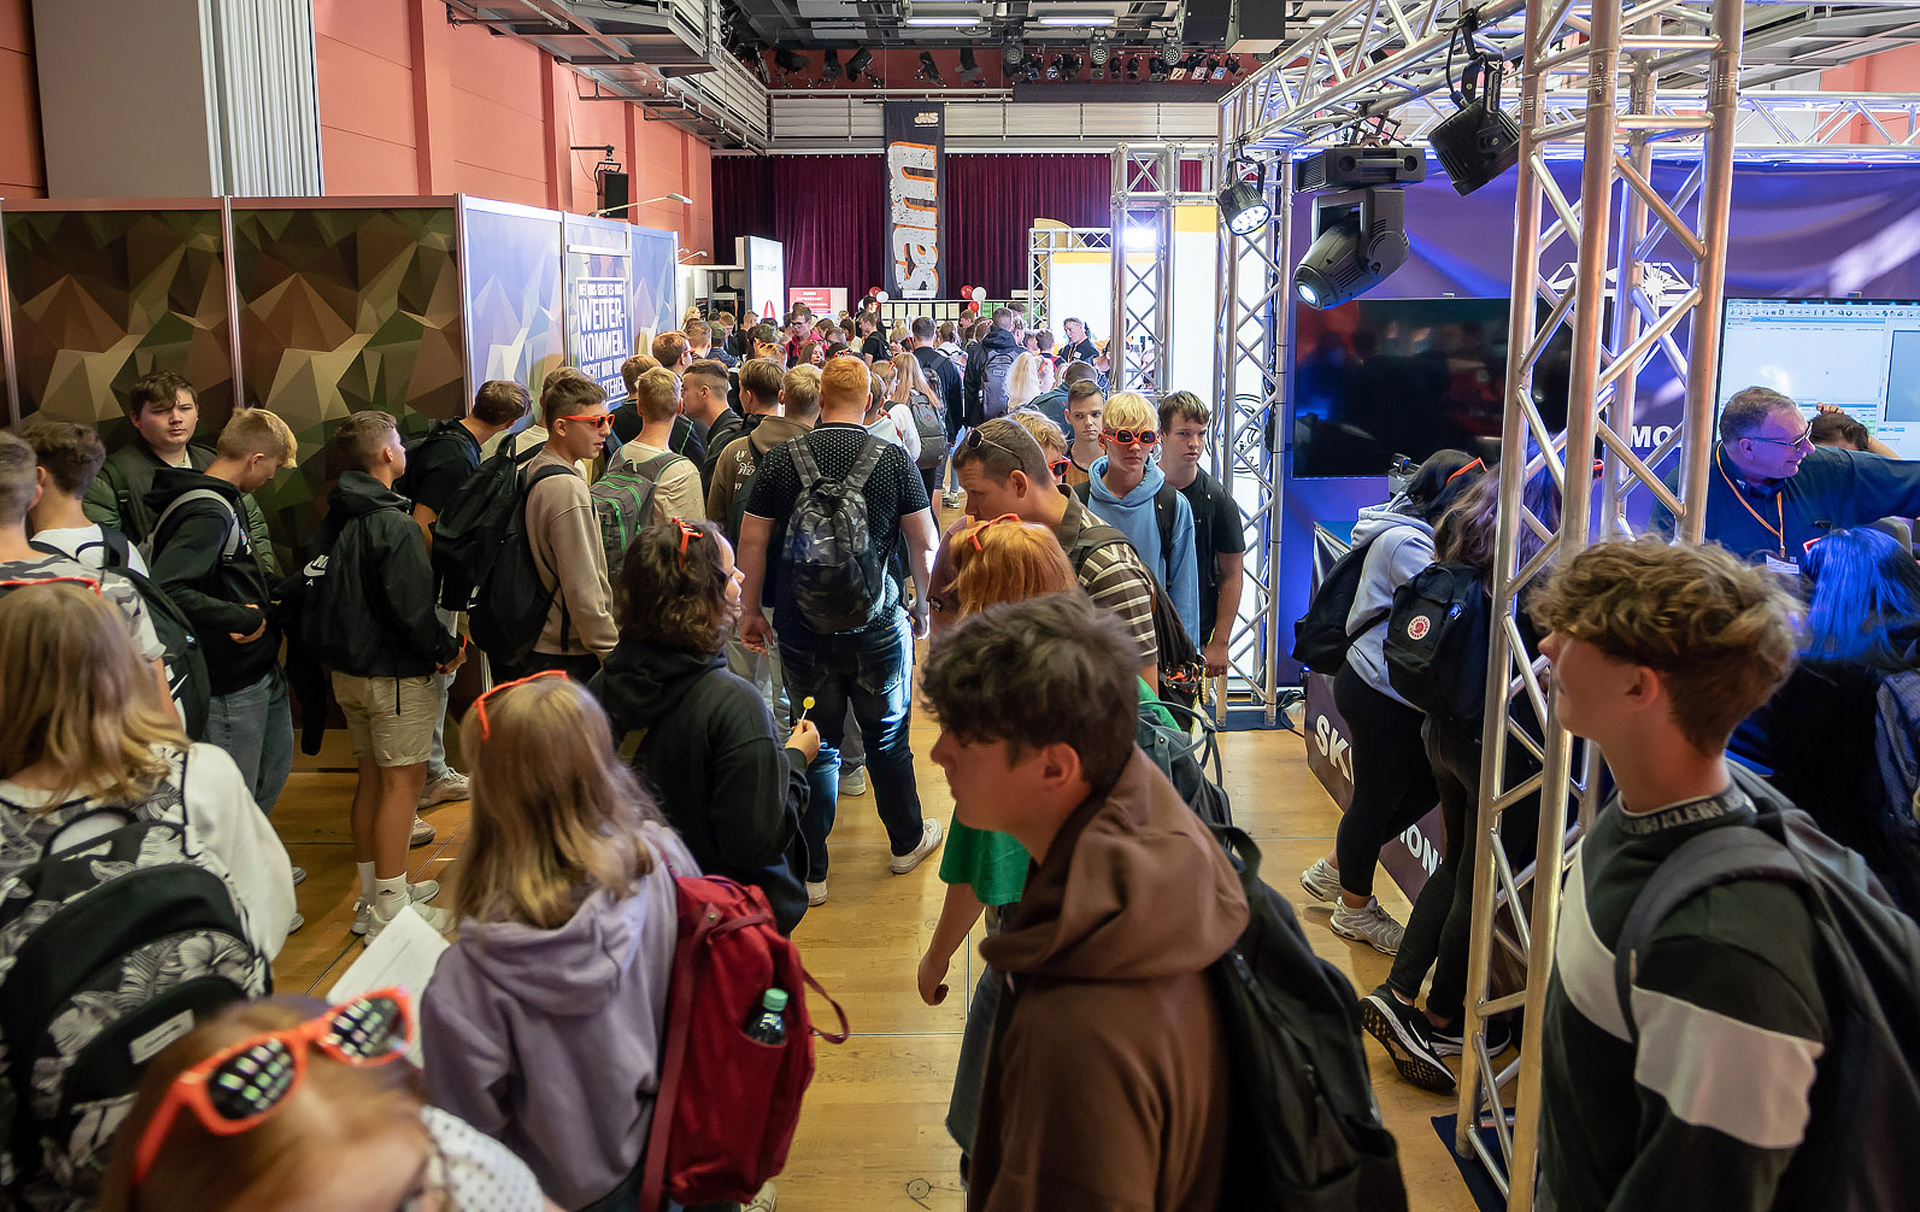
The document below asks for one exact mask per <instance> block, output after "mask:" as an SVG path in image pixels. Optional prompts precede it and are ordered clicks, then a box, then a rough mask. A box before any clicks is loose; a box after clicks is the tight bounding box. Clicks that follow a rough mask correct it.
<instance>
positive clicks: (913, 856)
mask: <svg viewBox="0 0 1920 1212" xmlns="http://www.w3.org/2000/svg"><path fill="white" fill-rule="evenodd" d="M940 833H941V829H940V822H939V821H936V820H934V819H933V818H932V817H928V818H927V819H926V820H924V821H922V822H920V844H919V845H918V846H915V847H914V848H913V849H912V850H911V851H909V852H907V853H906V854H896V855H894V856H893V861H892V862H891V863H889V864H888V865H889V866H890V867H892V868H893V873H894V874H895V875H905V874H906V873H907V872H909V871H912V870H913V869H914V868H915V867H918V866H919V865H920V861H921V860H922V859H924V858H926V857H927V856H928V855H929V854H932V853H933V852H934V851H936V850H938V849H940Z"/></svg>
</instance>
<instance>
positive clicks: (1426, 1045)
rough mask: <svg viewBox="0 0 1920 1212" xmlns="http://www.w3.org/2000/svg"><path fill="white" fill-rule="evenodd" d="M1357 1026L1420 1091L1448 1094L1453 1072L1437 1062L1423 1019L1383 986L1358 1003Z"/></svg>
mask: <svg viewBox="0 0 1920 1212" xmlns="http://www.w3.org/2000/svg"><path fill="white" fill-rule="evenodd" d="M1360 1025H1361V1026H1363V1027H1365V1028H1366V1029H1367V1034H1368V1035H1371V1036H1372V1037H1373V1038H1374V1039H1376V1040H1379V1041H1380V1046H1381V1047H1382V1048H1385V1049H1386V1050H1387V1056H1388V1057H1390V1058H1391V1059H1392V1060H1393V1067H1394V1068H1396V1069H1398V1070H1399V1071H1400V1076H1401V1077H1403V1078H1405V1079H1406V1080H1407V1081H1408V1082H1411V1083H1412V1084H1413V1085H1416V1086H1418V1087H1420V1088H1421V1089H1422V1090H1429V1091H1431V1092H1433V1093H1435V1094H1452V1093H1453V1092H1454V1089H1455V1086H1456V1084H1457V1083H1456V1080H1455V1078H1454V1076H1453V1071H1452V1070H1450V1069H1448V1068H1447V1066H1446V1065H1445V1064H1443V1063H1442V1062H1441V1060H1440V1054H1439V1053H1437V1052H1435V1051H1434V1048H1433V1041H1432V1039H1431V1038H1430V1037H1429V1034H1428V1023H1427V1016H1426V1015H1425V1014H1424V1013H1422V1012H1421V1011H1420V1009H1419V1008H1418V1007H1415V1006H1409V1005H1407V1004H1406V1003H1405V1002H1403V1001H1401V1000H1400V999H1399V998H1397V997H1395V996H1394V995H1393V992H1392V991H1391V990H1390V989H1388V988H1387V987H1386V986H1385V985H1382V986H1380V987H1379V988H1378V989H1375V990H1374V991H1373V992H1372V993H1369V994H1368V995H1367V996H1365V997H1363V998H1361V999H1360Z"/></svg>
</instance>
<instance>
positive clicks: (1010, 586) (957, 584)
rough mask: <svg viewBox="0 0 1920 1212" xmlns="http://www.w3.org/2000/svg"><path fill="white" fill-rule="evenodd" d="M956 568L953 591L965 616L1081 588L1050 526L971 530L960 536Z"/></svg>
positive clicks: (997, 525)
mask: <svg viewBox="0 0 1920 1212" xmlns="http://www.w3.org/2000/svg"><path fill="white" fill-rule="evenodd" d="M976 544H977V545H976ZM953 569H954V577H953V592H954V596H955V597H957V598H958V599H959V601H960V615H961V617H962V618H964V617H966V616H967V615H972V614H978V613H980V612H981V611H982V610H985V609H986V608H987V607H989V606H993V605H997V604H998V603H1001V602H1023V601H1025V600H1027V599H1028V598H1037V597H1041V596H1043V595H1045V594H1049V593H1072V592H1076V591H1077V590H1078V588H1079V581H1078V580H1077V579H1076V578H1075V577H1074V575H1073V565H1072V564H1070V563H1068V561H1067V553H1066V552H1065V551H1063V550H1061V548H1060V540H1059V539H1058V538H1056V537H1055V536H1054V533H1053V531H1052V530H1051V529H1050V528H1048V527H1046V526H1039V525H1036V524H1034V523H1032V522H1018V521H995V522H982V523H976V524H975V525H973V526H969V527H968V528H967V529H965V530H963V531H961V532H960V533H959V534H958V535H956V536H954V545H953Z"/></svg>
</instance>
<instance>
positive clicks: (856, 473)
mask: <svg viewBox="0 0 1920 1212" xmlns="http://www.w3.org/2000/svg"><path fill="white" fill-rule="evenodd" d="M885 453H887V444H886V443H885V442H883V441H881V440H880V439H879V438H876V437H874V436H873V435H872V434H868V435H867V444H866V445H865V446H864V447H862V448H861V450H860V457H859V458H858V459H856V460H854V464H853V470H852V471H850V472H848V473H847V480H846V489H847V492H849V493H857V492H860V491H861V490H862V489H864V488H866V486H867V481H868V480H870V479H872V478H873V472H874V469H875V468H877V467H879V466H880V456H881V455H884V454H885Z"/></svg>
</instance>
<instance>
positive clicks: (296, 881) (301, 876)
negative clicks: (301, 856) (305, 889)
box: [293, 867, 307, 888]
mask: <svg viewBox="0 0 1920 1212" xmlns="http://www.w3.org/2000/svg"><path fill="white" fill-rule="evenodd" d="M306 882H307V869H306V868H305V867H295V868H294V869H293V886H294V887H295V888H298V887H299V886H300V885H302V884H304V883H306Z"/></svg>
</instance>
